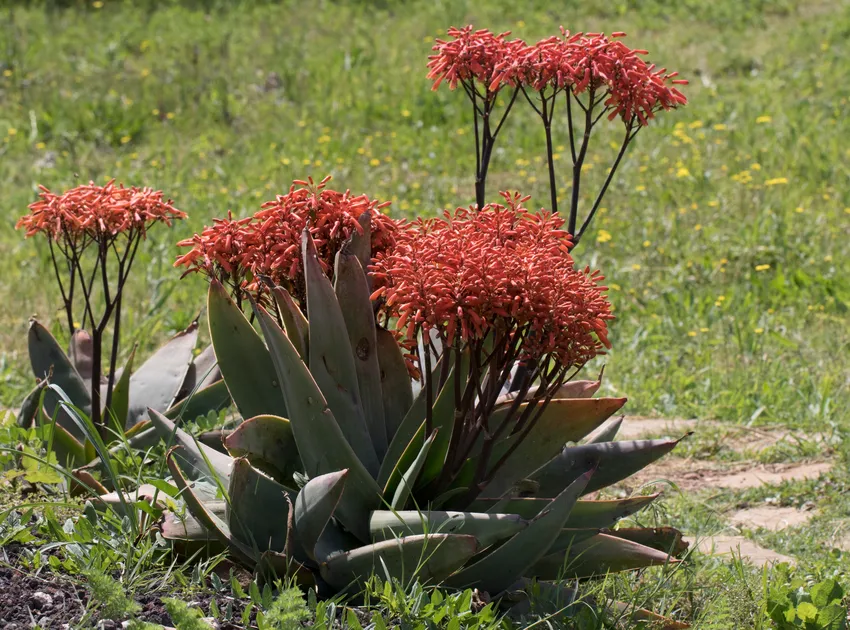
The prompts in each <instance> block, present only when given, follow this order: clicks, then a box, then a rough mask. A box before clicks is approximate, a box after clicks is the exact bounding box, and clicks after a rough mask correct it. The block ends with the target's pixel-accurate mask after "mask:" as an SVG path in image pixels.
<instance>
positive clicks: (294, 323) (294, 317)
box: [272, 287, 310, 361]
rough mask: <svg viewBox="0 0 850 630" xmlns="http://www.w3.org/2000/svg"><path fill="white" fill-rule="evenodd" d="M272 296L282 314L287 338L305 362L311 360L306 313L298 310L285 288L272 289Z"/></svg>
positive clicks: (308, 325) (308, 324)
mask: <svg viewBox="0 0 850 630" xmlns="http://www.w3.org/2000/svg"><path fill="white" fill-rule="evenodd" d="M272 295H273V296H274V300H275V303H277V310H278V312H279V313H280V318H281V319H282V320H283V326H284V328H285V329H286V336H287V337H289V340H290V341H291V342H292V345H294V346H295V349H296V350H298V354H299V356H300V357H301V358H302V359H304V361H307V360H309V358H310V323H309V322H308V321H307V318H306V317H304V313H302V312H301V309H300V308H298V305H297V304H296V303H295V300H293V299H292V296H291V295H289V291H287V290H286V289H284V288H283V287H274V288H272Z"/></svg>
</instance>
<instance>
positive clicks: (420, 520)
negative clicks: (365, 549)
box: [369, 501, 551, 549]
mask: <svg viewBox="0 0 850 630" xmlns="http://www.w3.org/2000/svg"><path fill="white" fill-rule="evenodd" d="M549 503H551V501H550V502H549ZM527 526H528V521H527V520H525V519H523V518H520V517H519V516H517V515H516V514H481V513H475V512H433V511H431V512H418V511H416V510H400V511H389V510H377V511H375V512H372V516H371V518H370V519H369V531H370V532H371V534H372V540H374V541H379V540H389V539H391V538H400V537H402V536H413V535H416V534H426V533H427V534H467V535H469V536H475V539H476V540H477V541H478V547H479V548H480V549H486V548H487V547H489V546H490V545H492V544H494V543H496V542H498V541H500V540H504V539H505V538H510V537H511V536H513V535H514V534H516V533H517V532H519V531H521V530H523V529H525V528H526V527H527Z"/></svg>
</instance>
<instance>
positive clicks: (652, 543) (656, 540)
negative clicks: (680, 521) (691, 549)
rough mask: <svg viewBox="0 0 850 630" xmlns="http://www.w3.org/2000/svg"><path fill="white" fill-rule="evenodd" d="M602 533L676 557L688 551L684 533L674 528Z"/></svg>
mask: <svg viewBox="0 0 850 630" xmlns="http://www.w3.org/2000/svg"><path fill="white" fill-rule="evenodd" d="M600 533H602V534H608V535H609V536H616V537H617V538H624V539H626V540H631V541H632V542H636V543H638V544H640V545H643V546H644V547H652V548H653V549H657V550H658V551H663V552H665V553H669V554H670V555H672V556H676V557H678V556H681V555H682V554H683V553H685V552H686V551H687V550H688V543H687V542H686V541H684V540H682V532H680V531H679V530H678V529H676V528H674V527H621V528H619V529H609V530H605V531H603V532H600Z"/></svg>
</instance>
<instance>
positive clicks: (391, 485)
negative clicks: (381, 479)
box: [383, 421, 425, 501]
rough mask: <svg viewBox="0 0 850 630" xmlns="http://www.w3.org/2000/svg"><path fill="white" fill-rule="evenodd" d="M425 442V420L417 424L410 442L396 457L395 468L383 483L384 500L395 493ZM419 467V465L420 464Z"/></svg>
mask: <svg viewBox="0 0 850 630" xmlns="http://www.w3.org/2000/svg"><path fill="white" fill-rule="evenodd" d="M424 444H425V422H424V421H423V422H422V424H420V425H419V430H418V431H417V432H416V434H415V435H414V436H413V438H411V440H410V444H408V445H407V448H406V449H404V452H403V453H402V454H401V457H399V458H398V462H397V463H396V466H395V468H394V469H393V471H392V473H390V477H389V479H388V480H387V483H386V484H385V485H384V492H383V496H384V500H385V501H389V500H390V499H391V498H392V497H393V496H394V495H395V493H396V489H397V488H398V486H399V483H400V482H401V478H402V476H403V475H404V474H405V472H407V471H408V470H409V469H410V467H411V466H412V465H413V462H414V461H415V460H416V458H417V456H418V455H419V453H421V452H422V448H423V446H424ZM384 465H386V460H385V461H384ZM420 469H421V466H420Z"/></svg>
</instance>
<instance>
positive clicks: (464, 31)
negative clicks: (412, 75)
mask: <svg viewBox="0 0 850 630" xmlns="http://www.w3.org/2000/svg"><path fill="white" fill-rule="evenodd" d="M448 35H449V37H451V38H452V39H450V40H442V39H438V40H437V42H436V44H435V45H434V48H433V50H434V51H435V53H436V54H434V55H431V56H430V57H428V60H429V61H428V69H429V73H428V78H429V79H432V80H433V81H434V85H433V87H432V89H434V90H436V89H437V88H438V87H439V86H440V84H441V83H442V82H443V81H446V82H447V83H448V85H449V88H450V89H452V90H454V89H455V88H456V87H457V84H458V82H463V81H471V80H473V79H474V80H477V81H479V82H480V83H481V84H482V85H483V86H485V87H486V88H487V89H488V90H489V91H490V92H497V91H498V90H499V88H500V87H501V82H500V80H499V79H500V77H504V78H509V74H507V73H505V72H504V71H503V66H505V65H510V64H511V63H512V61H513V59H514V58H515V56H516V55H517V54H518V53H519V52H520V51H521V50H523V49H524V48H525V47H526V45H525V42H523V41H522V40H519V39H515V40H508V39H507V37H508V35H510V32H505V33H500V34H498V35H495V34H493V33H491V32H490V31H488V30H486V29H481V30H473V28H472V26H471V25H469V26H465V27H463V28H455V27H452V28H450V29H449V30H448Z"/></svg>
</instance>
